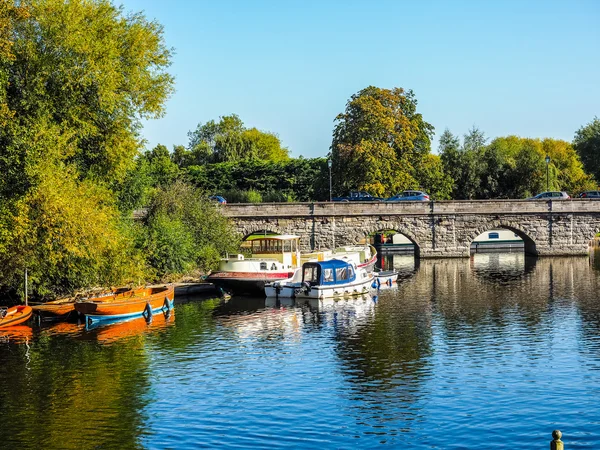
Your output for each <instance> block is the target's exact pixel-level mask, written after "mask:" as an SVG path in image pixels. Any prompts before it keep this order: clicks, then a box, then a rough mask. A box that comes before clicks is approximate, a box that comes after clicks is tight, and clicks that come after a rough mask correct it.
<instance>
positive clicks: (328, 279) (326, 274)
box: [323, 269, 333, 283]
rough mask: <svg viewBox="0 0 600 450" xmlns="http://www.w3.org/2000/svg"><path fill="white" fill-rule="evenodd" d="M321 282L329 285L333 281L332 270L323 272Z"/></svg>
mask: <svg viewBox="0 0 600 450" xmlns="http://www.w3.org/2000/svg"><path fill="white" fill-rule="evenodd" d="M323 281H324V282H325V283H331V282H332V281H333V269H324V270H323Z"/></svg>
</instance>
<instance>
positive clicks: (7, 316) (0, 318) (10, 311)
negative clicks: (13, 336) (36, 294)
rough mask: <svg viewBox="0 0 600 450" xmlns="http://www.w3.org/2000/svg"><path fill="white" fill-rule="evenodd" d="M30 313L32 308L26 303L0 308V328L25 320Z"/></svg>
mask: <svg viewBox="0 0 600 450" xmlns="http://www.w3.org/2000/svg"><path fill="white" fill-rule="evenodd" d="M32 314H33V310H32V309H31V306H26V305H19V306H13V307H12V308H4V309H0V328H4V327H11V326H13V325H19V324H20V323H23V322H25V321H27V320H28V319H29V318H30V317H31V315H32Z"/></svg>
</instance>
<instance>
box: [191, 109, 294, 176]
mask: <svg viewBox="0 0 600 450" xmlns="http://www.w3.org/2000/svg"><path fill="white" fill-rule="evenodd" d="M188 137H189V144H188V149H189V152H190V153H191V154H190V155H189V156H188V157H187V159H185V160H184V163H185V164H187V165H192V164H197V165H201V164H207V163H219V162H238V161H244V160H249V159H261V160H266V161H273V162H278V161H284V160H287V159H288V158H289V156H288V150H287V148H284V147H282V146H281V142H280V140H279V138H278V137H277V135H275V134H273V133H268V132H264V131H260V130H258V129H256V128H250V129H247V128H245V127H244V123H243V122H242V120H241V119H240V118H239V117H238V116H237V115H235V114H232V115H230V116H223V117H221V118H220V120H219V122H215V121H214V120H211V121H209V122H207V123H205V124H198V127H197V128H196V130H194V131H191V132H189V133H188Z"/></svg>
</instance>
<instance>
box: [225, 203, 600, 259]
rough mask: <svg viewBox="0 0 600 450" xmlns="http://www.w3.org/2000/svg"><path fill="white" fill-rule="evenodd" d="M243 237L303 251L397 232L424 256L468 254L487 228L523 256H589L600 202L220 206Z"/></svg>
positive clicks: (599, 216) (599, 225) (597, 228)
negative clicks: (274, 237) (294, 240)
mask: <svg viewBox="0 0 600 450" xmlns="http://www.w3.org/2000/svg"><path fill="white" fill-rule="evenodd" d="M220 208H222V211H223V213H224V214H225V215H226V216H228V217H230V218H231V219H232V220H233V221H234V223H235V225H236V227H237V230H238V231H239V233H240V234H242V235H243V236H244V237H245V236H248V235H249V234H251V233H254V232H257V231H271V232H275V233H289V234H296V235H299V236H300V237H301V239H300V244H301V247H302V249H304V250H314V249H326V248H333V247H336V246H341V245H348V244H355V243H358V242H360V241H361V240H362V239H364V238H366V237H367V236H368V235H369V234H371V233H374V232H377V231H383V230H395V231H396V232H398V233H402V234H403V235H404V236H406V237H407V238H408V239H410V240H411V241H412V243H413V244H414V245H415V254H416V256H418V257H421V258H439V257H468V256H469V255H470V246H471V242H473V240H474V239H475V238H476V237H477V236H479V235H480V234H481V233H484V232H486V231H488V230H491V229H495V228H506V229H508V230H511V231H513V232H514V233H516V234H517V235H518V236H520V237H521V238H522V239H523V241H524V244H525V252H526V253H528V254H531V255H539V256H560V255H586V254H587V253H588V246H589V242H590V241H591V239H592V238H593V237H594V236H595V234H596V233H598V231H600V200H589V199H573V200H562V201H551V200H549V201H536V200H473V201H467V200H463V201H436V202H433V201H432V202H399V203H386V202H322V203H262V204H228V205H224V206H222V207H220Z"/></svg>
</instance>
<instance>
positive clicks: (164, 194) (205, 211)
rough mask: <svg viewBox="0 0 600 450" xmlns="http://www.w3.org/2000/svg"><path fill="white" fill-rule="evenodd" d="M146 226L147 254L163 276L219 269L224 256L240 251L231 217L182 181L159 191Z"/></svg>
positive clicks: (157, 273) (160, 275) (150, 209)
mask: <svg viewBox="0 0 600 450" xmlns="http://www.w3.org/2000/svg"><path fill="white" fill-rule="evenodd" d="M146 225H147V235H146V240H145V242H144V244H143V247H144V254H145V255H147V257H148V263H149V265H150V266H152V267H154V268H155V269H156V276H157V277H158V278H159V279H165V278H169V277H178V276H181V275H184V274H188V273H190V272H191V271H193V270H194V269H200V270H202V271H208V270H211V269H215V268H217V267H218V264H219V260H220V257H221V255H222V254H225V253H227V252H229V253H234V252H236V251H237V250H238V248H239V244H240V239H239V236H237V234H236V233H235V231H234V228H233V226H232V225H231V223H230V221H229V219H227V218H225V217H224V216H223V215H221V214H220V213H219V212H218V210H217V209H216V208H215V205H214V204H213V203H212V202H210V201H208V200H207V199H206V195H203V193H202V192H201V191H198V190H197V189H194V188H193V187H192V186H191V185H189V184H187V183H184V182H181V181H178V182H176V183H174V184H173V185H172V186H170V187H169V188H168V189H165V188H160V189H158V190H157V191H156V192H155V194H154V196H153V199H152V201H151V204H150V206H149V208H148V216H147V218H146Z"/></svg>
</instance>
